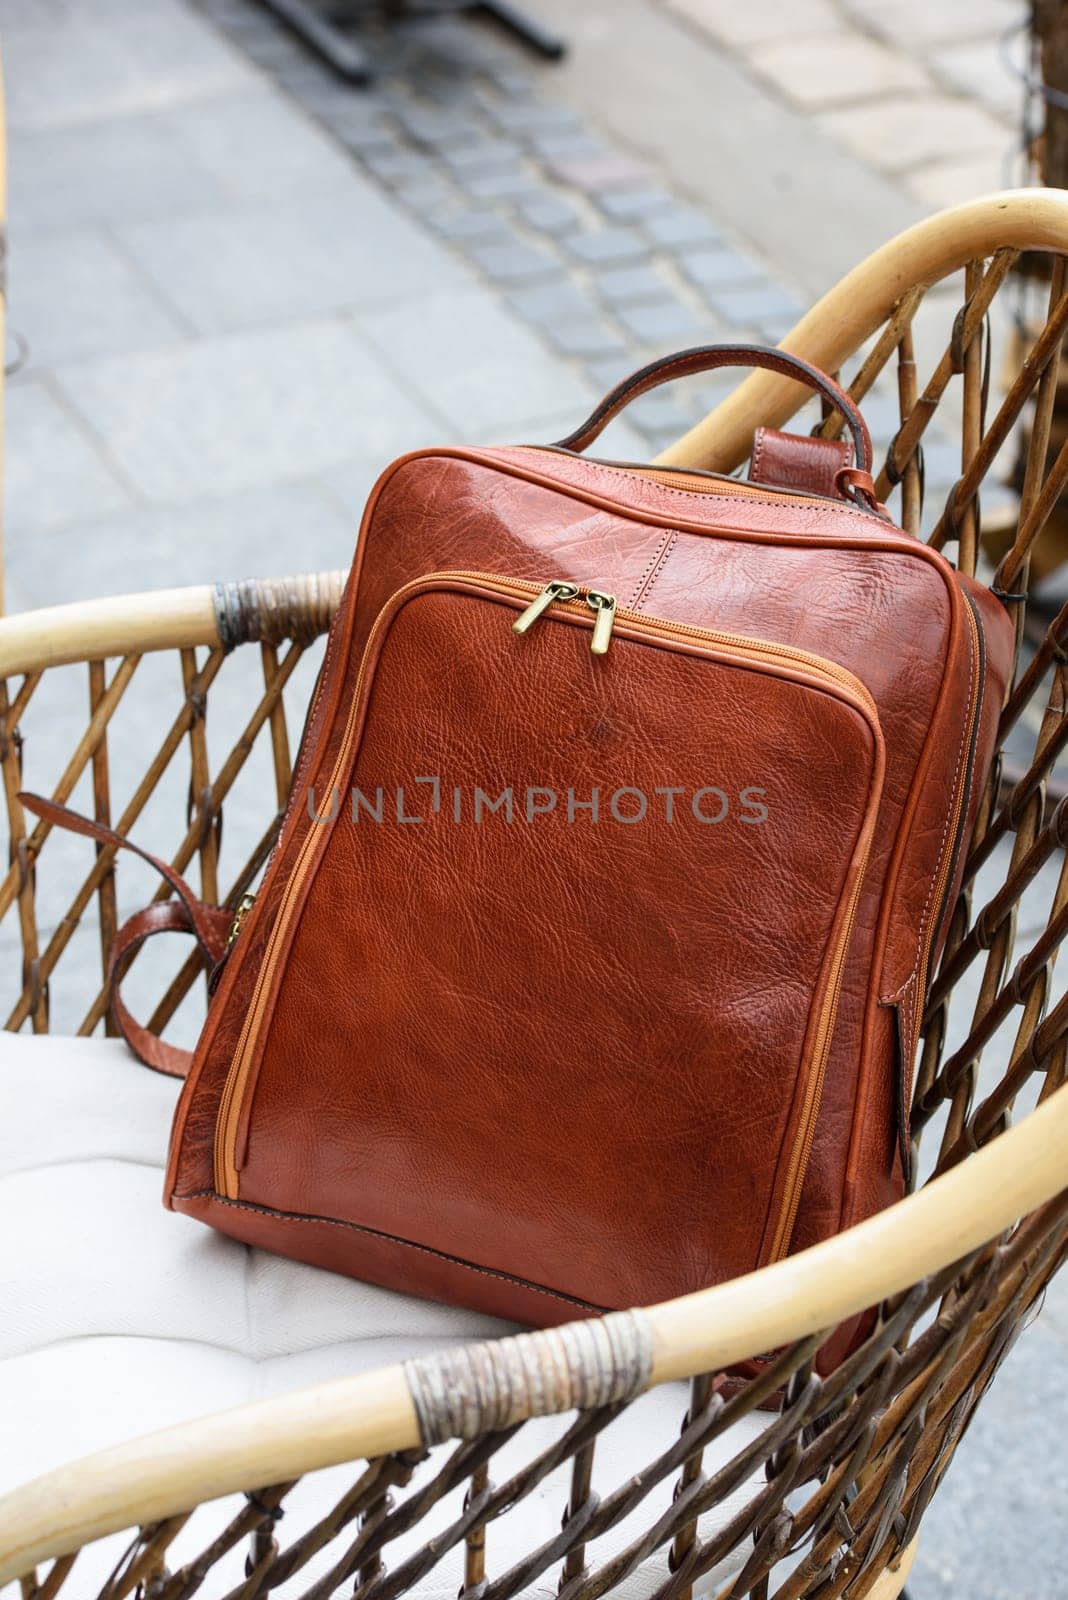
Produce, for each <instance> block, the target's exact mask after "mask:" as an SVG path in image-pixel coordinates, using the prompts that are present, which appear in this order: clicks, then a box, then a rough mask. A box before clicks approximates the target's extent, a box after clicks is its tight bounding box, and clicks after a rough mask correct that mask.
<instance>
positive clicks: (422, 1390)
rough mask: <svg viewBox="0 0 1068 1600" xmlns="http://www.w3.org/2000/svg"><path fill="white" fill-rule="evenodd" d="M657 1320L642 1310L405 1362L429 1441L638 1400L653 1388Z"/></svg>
mask: <svg viewBox="0 0 1068 1600" xmlns="http://www.w3.org/2000/svg"><path fill="white" fill-rule="evenodd" d="M652 1366H653V1334H652V1325H651V1323H650V1322H649V1319H648V1317H647V1316H646V1315H645V1313H644V1312H642V1311H613V1312H611V1313H610V1314H609V1315H608V1316H605V1317H593V1318H591V1319H590V1320H589V1321H588V1322H569V1323H566V1324H565V1325H564V1326H563V1327H559V1328H543V1329H538V1330H537V1331H536V1332H534V1333H521V1334H517V1335H515V1336H513V1337H512V1338H509V1339H494V1340H491V1341H488V1342H486V1343H483V1344H471V1345H461V1346H459V1347H458V1348H456V1349H454V1350H437V1351H435V1352H434V1354H433V1355H429V1356H420V1357H418V1358H417V1359H415V1360H413V1361H406V1362H405V1363H404V1371H405V1375H406V1376H407V1379H408V1386H409V1389H410V1390H411V1395H412V1402H413V1404H414V1406H415V1410H416V1414H417V1416H418V1418H419V1429H420V1432H421V1434H422V1437H423V1443H424V1444H426V1445H433V1444H441V1443H443V1442H444V1441H445V1440H446V1439H475V1438H477V1437H478V1436H479V1435H480V1434H482V1433H487V1432H498V1431H499V1430H501V1429H503V1428H508V1427H511V1426H513V1425H514V1424H515V1423H517V1422H523V1421H525V1420H526V1419H527V1418H528V1417H545V1416H552V1415H555V1414H556V1413H558V1412H562V1411H575V1410H579V1411H588V1410H592V1409H594V1408H595V1407H597V1406H606V1405H614V1404H616V1403H618V1402H620V1401H625V1400H633V1399H634V1398H635V1396H636V1395H639V1394H641V1393H643V1391H644V1390H645V1389H647V1388H648V1386H649V1378H650V1374H651V1372H652Z"/></svg>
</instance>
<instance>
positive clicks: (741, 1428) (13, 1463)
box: [0, 1033, 767, 1600]
mask: <svg viewBox="0 0 1068 1600" xmlns="http://www.w3.org/2000/svg"><path fill="white" fill-rule="evenodd" d="M0 1085H2V1115H0V1284H2V1285H3V1293H4V1315H3V1317H2V1318H0V1494H3V1493H6V1492H7V1491H8V1490H9V1489H13V1488H15V1487H16V1486H17V1485H18V1484H20V1483H25V1482H27V1481H28V1480H29V1479H31V1478H33V1477H36V1476H37V1475H38V1474H39V1473H42V1472H46V1471H49V1470H50V1469H52V1468H54V1467H58V1466H61V1465H64V1464H66V1463H68V1462H70V1461H73V1460H76V1459H77V1458H78V1457H79V1456H81V1455H85V1454H88V1453H90V1452H91V1451H95V1450H99V1449H104V1448H106V1447H107V1446H110V1445H116V1444H121V1443H124V1442H125V1441H126V1440H128V1439H133V1438H136V1437H138V1436H139V1435H141V1434H143V1433H147V1432H151V1431H153V1430H155V1429H157V1428H163V1427H169V1426H171V1425H172V1424H175V1423H181V1422H186V1421H188V1420H190V1419H191V1418H194V1417H198V1416H204V1415H207V1414H209V1413H211V1412H217V1411H224V1410H227V1409H229V1408H230V1407H231V1406H236V1405H242V1404H245V1403H246V1402H248V1401H252V1400H259V1399H264V1398H267V1397H269V1396H272V1395H280V1394H288V1393H291V1392H293V1391H295V1390H298V1389H300V1388H302V1387H303V1386H305V1385H307V1384H315V1383H321V1382H324V1381H326V1380H329V1379H332V1378H342V1377H351V1376H352V1375H353V1374H354V1373H358V1372H367V1371H371V1370H373V1369H374V1368H376V1367H383V1366H389V1365H391V1364H392V1363H394V1362H399V1361H404V1360H406V1359H408V1358H409V1357H414V1356H420V1355H426V1354H428V1353H429V1352H430V1351H431V1350H434V1349H437V1348H441V1347H443V1346H447V1345H454V1344H458V1343H462V1342H465V1341H467V1340H475V1339H487V1338H495V1337H499V1336H500V1335H502V1334H506V1333H509V1332H511V1331H513V1330H512V1325H511V1324H509V1323H505V1322H501V1321H499V1320H497V1319H494V1318H489V1317H485V1316H480V1315H478V1314H477V1313H476V1312H473V1311H467V1310H461V1309H458V1308H456V1307H452V1306H446V1305H440V1304H438V1305H434V1304H431V1303H430V1302H428V1301H426V1300H416V1299H412V1298H411V1297H409V1296H406V1295H403V1294H397V1293H394V1292H392V1291H390V1290H387V1289H381V1288H377V1287H375V1286H374V1285H371V1284H368V1283H362V1282H359V1281H356V1280H354V1279H352V1278H345V1277H340V1276H338V1275H337V1274H336V1273H333V1272H323V1271H319V1270H317V1269H316V1268H314V1267H309V1266H305V1265H302V1264H300V1263H297V1262H294V1261H288V1260H285V1259H282V1258H281V1257H280V1256H279V1255H278V1254H276V1253H275V1252H274V1251H273V1250H271V1251H268V1250H257V1249H247V1248H245V1247H244V1246H242V1245H241V1244H238V1243H237V1242H236V1241H234V1240H233V1239H228V1238H225V1237H224V1236H223V1235H221V1234H219V1233H215V1232H209V1231H208V1230H207V1229H205V1228H202V1227H200V1226H199V1225H198V1224H197V1223H195V1222H193V1221H191V1220H189V1219H187V1218H185V1217H176V1216H172V1215H168V1214H167V1213H166V1212H164V1211H163V1210H162V1209H161V1208H160V1206H159V1203H158V1196H159V1186H160V1180H161V1176H162V1175H161V1172H160V1162H161V1159H162V1153H163V1151H164V1150H165V1148H166V1139H167V1130H168V1127H169V1124H170V1120H171V1116H172V1111H173V1106H174V1100H175V1092H176V1088H177V1085H175V1084H174V1083H173V1082H169V1081H168V1080H167V1079H166V1078H164V1077H160V1076H158V1075H157V1074H155V1073H150V1072H138V1071H136V1070H134V1069H133V1068H132V1067H131V1063H130V1060H129V1057H128V1055H127V1053H126V1050H125V1047H124V1046H123V1044H122V1043H121V1041H119V1040H96V1039H65V1038H62V1037H57V1036H54V1035H53V1036H48V1035H43V1036H39V1037H21V1036H17V1035H14V1034H10V1033H4V1034H0ZM686 1403H687V1389H686V1386H685V1385H677V1384H669V1385H666V1386H662V1387H660V1388H658V1389H656V1390H654V1391H652V1392H651V1393H650V1394H648V1395H645V1396H643V1397H642V1398H641V1399H640V1400H638V1401H637V1402H636V1404H635V1405H633V1406H630V1407H628V1408H627V1409H626V1410H625V1411H624V1412H623V1413H622V1415H621V1416H620V1417H618V1418H617V1419H616V1421H614V1422H613V1423H612V1424H611V1425H610V1426H609V1427H608V1428H607V1430H606V1431H605V1432H604V1433H603V1434H602V1435H601V1437H600V1440H599V1443H598V1448H597V1461H596V1464H595V1467H594V1488H595V1489H596V1490H597V1491H598V1492H599V1493H600V1494H601V1495H602V1496H603V1495H605V1494H608V1493H611V1491H612V1490H614V1489H616V1488H618V1487H619V1486H620V1485H621V1484H623V1483H625V1482H626V1481H627V1479H628V1478H629V1476H630V1474H631V1472H632V1471H633V1465H634V1461H635V1460H636V1459H643V1458H647V1457H650V1456H651V1455H652V1454H653V1453H654V1452H655V1450H656V1449H657V1448H660V1447H662V1448H667V1447H668V1446H669V1445H670V1444H671V1443H672V1442H673V1441H674V1440H675V1439H677V1437H678V1430H679V1425H680V1421H681V1418H682V1416H683V1414H684V1412H685V1408H686ZM570 1421H571V1418H570V1417H564V1418H552V1417H548V1418H544V1419H541V1420H539V1421H536V1422H532V1423H530V1424H528V1426H527V1427H526V1428H524V1429H523V1431H522V1434H521V1435H520V1436H519V1437H518V1438H517V1439H516V1440H515V1441H514V1442H513V1444H512V1445H510V1446H509V1445H506V1446H505V1447H504V1454H503V1456H502V1459H501V1461H500V1465H499V1468H498V1467H495V1471H497V1470H500V1471H501V1472H502V1473H503V1474H504V1475H507V1473H508V1472H509V1471H510V1470H512V1469H513V1468H514V1467H517V1466H518V1465H520V1464H521V1463H522V1462H524V1461H526V1460H529V1459H530V1457H531V1455H532V1454H535V1453H536V1452H537V1451H538V1450H539V1449H541V1448H547V1447H548V1446H549V1445H550V1444H551V1443H552V1441H553V1440H554V1439H556V1438H558V1437H559V1435H560V1433H561V1432H562V1431H563V1430H564V1429H565V1428H566V1427H567V1426H568V1424H569V1423H570ZM766 1423H767V1418H766V1417H763V1418H762V1417H760V1416H757V1417H756V1418H754V1417H744V1418H742V1419H741V1420H740V1421H739V1422H738V1423H736V1424H735V1425H734V1426H733V1427H732V1428H730V1429H729V1430H728V1431H727V1432H726V1433H725V1434H724V1435H722V1437H719V1438H716V1439H713V1440H712V1441H711V1443H710V1444H709V1446H708V1448H707V1451H706V1471H707V1470H710V1471H715V1470H716V1469H717V1467H719V1466H720V1465H723V1464H724V1463H725V1462H726V1461H728V1460H729V1459H730V1458H731V1456H732V1455H733V1454H734V1453H735V1452H737V1451H738V1450H740V1449H743V1448H744V1447H745V1445H746V1444H747V1443H748V1442H749V1441H750V1440H751V1439H752V1438H754V1437H755V1436H756V1434H758V1433H759V1432H760V1431H761V1429H762V1428H763V1427H764V1426H766ZM438 1465H440V1463H438ZM422 1470H423V1469H420V1472H422ZM354 1477H355V1469H353V1468H352V1467H338V1468H334V1469H331V1470H329V1471H327V1472H321V1473H316V1474H314V1475H311V1476H309V1477H306V1478H305V1479H304V1480H303V1481H302V1482H301V1484H300V1485H299V1486H298V1488H297V1490H296V1491H295V1493H294V1495H293V1496H292V1497H291V1498H290V1499H289V1501H288V1502H287V1504H288V1507H289V1509H288V1510H287V1518H288V1519H289V1520H288V1521H287V1523H286V1528H287V1529H297V1530H299V1529H300V1528H303V1527H306V1526H310V1525H311V1523H312V1522H313V1521H315V1520H316V1519H317V1518H318V1517H320V1516H323V1515H325V1514H326V1512H327V1511H328V1510H329V1509H330V1508H331V1507H332V1506H333V1505H334V1504H335V1503H336V1501H337V1500H338V1499H339V1498H340V1497H341V1495H342V1494H343V1493H344V1492H345V1490H346V1489H347V1488H348V1487H349V1486H351V1484H352V1482H353V1481H354ZM569 1478H570V1463H565V1465H564V1466H563V1467H562V1468H560V1469H559V1471H557V1472H554V1473H552V1474H551V1475H550V1476H549V1477H548V1478H547V1479H546V1480H545V1481H544V1482H543V1483H542V1484H541V1485H539V1487H538V1489H537V1490H536V1491H535V1492H534V1493H533V1494H532V1495H530V1496H526V1497H524V1499H523V1502H522V1505H521V1506H520V1507H519V1509H518V1510H517V1512H516V1514H515V1515H506V1516H503V1517H501V1518H499V1519H498V1520H497V1521H496V1522H495V1523H494V1541H495V1548H496V1553H497V1557H498V1559H499V1560H500V1561H501V1564H502V1567H501V1569H502V1570H504V1569H506V1568H507V1567H509V1566H510V1565H511V1564H512V1563H513V1562H514V1561H517V1560H518V1559H519V1558H520V1556H521V1555H523V1554H525V1553H526V1552H528V1551H529V1550H531V1549H532V1548H535V1547H536V1546H537V1545H538V1544H540V1543H541V1542H542V1541H543V1540H548V1539H551V1538H552V1537H553V1535H554V1534H555V1533H557V1532H558V1531H559V1527H560V1518H561V1515H562V1513H563V1509H564V1507H565V1506H566V1504H567V1499H568V1489H569ZM421 1481H422V1479H421V1476H420V1475H419V1474H417V1476H416V1478H415V1480H414V1481H413V1483H412V1485H411V1488H410V1490H409V1491H407V1492H410V1493H418V1491H419V1487H420V1483H421ZM671 1486H672V1479H671V1476H670V1475H669V1476H668V1478H667V1480H666V1481H665V1483H664V1484H663V1486H662V1487H661V1488H660V1489H658V1490H656V1491H655V1495H656V1496H657V1498H656V1499H655V1501H654V1505H655V1509H656V1511H657V1512H659V1511H660V1510H661V1509H665V1510H666V1508H667V1502H668V1498H669V1497H670V1494H671ZM465 1487H466V1485H465V1484H464V1483H461V1484H460V1486H459V1487H458V1488H457V1490H455V1491H454V1492H453V1493H452V1494H450V1495H448V1496H447V1497H446V1499H445V1501H444V1502H443V1504H442V1507H441V1513H440V1514H441V1517H442V1519H443V1524H442V1525H444V1522H445V1521H451V1520H452V1519H453V1518H454V1517H456V1516H459V1515H460V1512H461V1509H462V1501H463V1495H464V1492H465ZM758 1488H759V1483H754V1482H752V1481H750V1482H748V1483H743V1484H740V1485H739V1487H738V1489H737V1490H736V1491H735V1493H734V1494H732V1495H731V1496H729V1497H728V1498H727V1500H726V1501H725V1502H724V1503H723V1504H722V1505H720V1506H717V1507H716V1509H715V1511H714V1512H713V1513H712V1514H711V1515H710V1516H707V1517H705V1518H703V1519H702V1523H701V1535H702V1537H704V1538H708V1537H711V1536H712V1535H714V1534H715V1533H716V1532H717V1531H718V1530H719V1529H721V1528H722V1527H724V1526H726V1524H727V1523H728V1522H729V1521H730V1519H731V1517H732V1516H734V1515H736V1514H737V1512H738V1511H739V1509H740V1508H741V1506H742V1505H743V1504H744V1503H745V1502H746V1500H747V1499H748V1498H749V1497H750V1496H751V1495H752V1494H753V1493H754V1492H755V1491H756V1490H757V1489H758ZM242 1504H243V1501H242V1500H241V1497H240V1496H237V1497H234V1499H233V1500H232V1501H230V1502H229V1503H228V1504H227V1505H224V1506H219V1505H217V1506H214V1507H212V1508H211V1509H209V1510H206V1511H204V1512H196V1513H194V1516H193V1518H192V1521H191V1523H190V1525H189V1526H188V1527H187V1528H185V1529H183V1530H182V1532H180V1533H179V1535H178V1540H177V1542H176V1544H175V1545H173V1546H172V1556H171V1560H172V1565H173V1566H174V1567H175V1568H177V1567H178V1566H179V1565H181V1564H182V1563H183V1562H184V1561H186V1560H188V1559H191V1558H192V1557H193V1556H194V1555H195V1554H196V1553H197V1552H198V1551H199V1550H200V1549H201V1548H203V1545H204V1543H205V1542H206V1541H207V1540H208V1539H209V1538H210V1537H211V1536H212V1535H213V1534H214V1533H215V1532H217V1531H218V1529H219V1528H220V1527H221V1526H223V1524H224V1523H225V1522H226V1520H227V1519H228V1518H229V1517H230V1516H231V1515H234V1514H235V1513H236V1512H237V1511H238V1510H239V1509H240V1507H241V1505H242ZM646 1515H647V1513H646ZM642 1516H643V1510H639V1511H638V1513H637V1514H636V1516H632V1517H631V1519H630V1520H629V1521H628V1522H626V1523H622V1524H620V1525H618V1526H617V1527H616V1528H614V1529H613V1530H612V1531H611V1532H610V1533H609V1534H606V1535H605V1536H604V1539H603V1540H602V1541H599V1543H598V1545H597V1547H596V1548H597V1554H598V1556H599V1558H603V1557H606V1556H609V1555H611V1554H613V1553H614V1552H615V1551H616V1550H619V1549H622V1548H623V1547H624V1545H625V1544H626V1543H627V1542H628V1541H629V1539H631V1538H632V1537H634V1535H635V1533H636V1532H637V1526H636V1524H641V1523H642ZM643 1525H647V1524H643ZM293 1537H295V1533H294V1534H293ZM420 1538H421V1535H420V1534H419V1533H418V1532H417V1533H416V1534H415V1535H413V1536H412V1537H411V1538H410V1539H409V1540H408V1542H407V1545H406V1544H405V1542H404V1541H403V1540H402V1541H400V1544H399V1549H398V1554H403V1553H405V1551H406V1550H410V1549H412V1548H414V1547H415V1546H416V1545H417V1544H418V1543H419V1540H420ZM127 1542H128V1535H125V1534H122V1535H117V1536H116V1537H114V1538H112V1539H107V1540H104V1541H101V1542H99V1543H96V1544H92V1545H89V1546H87V1547H86V1548H85V1549H84V1550H83V1551H82V1552H81V1553H80V1554H79V1556H78V1571H79V1573H80V1579H79V1582H80V1585H81V1591H80V1592H85V1593H95V1592H96V1591H97V1589H98V1588H100V1587H101V1586H102V1585H103V1583H104V1581H105V1579H106V1578H107V1576H108V1574H109V1572H110V1571H111V1570H112V1568H113V1567H114V1565H115V1563H116V1561H117V1560H118V1559H119V1557H120V1555H121V1554H122V1551H123V1549H124V1547H125V1545H126V1543H127ZM246 1553H247V1544H246V1543H245V1542H244V1541H239V1543H238V1546H237V1547H236V1548H235V1550H234V1551H233V1553H232V1561H231V1564H230V1565H229V1566H227V1565H226V1563H225V1562H224V1564H223V1567H222V1569H221V1581H220V1583H219V1586H218V1592H219V1593H222V1592H225V1591H226V1590H227V1589H229V1588H230V1587H236V1586H237V1585H239V1584H240V1583H241V1582H242V1580H243V1578H244V1560H245V1555H246ZM336 1557H337V1551H336V1549H334V1551H333V1553H332V1554H331V1552H330V1551H329V1550H325V1551H323V1552H322V1555H321V1557H319V1558H317V1561H316V1563H314V1564H313V1565H312V1566H311V1567H310V1568H305V1569H303V1570H302V1571H301V1572H300V1573H299V1574H298V1575H297V1576H296V1577H295V1578H294V1579H293V1580H292V1581H291V1582H290V1583H289V1584H286V1585H283V1586H282V1587H281V1588H280V1589H279V1591H278V1593H279V1595H280V1596H281V1597H283V1600H285V1597H292V1600H295V1597H296V1596H298V1595H301V1594H303V1593H304V1592H305V1591H306V1590H307V1588H308V1586H309V1584H310V1583H312V1582H313V1581H314V1580H316V1579H317V1578H319V1577H321V1576H322V1575H323V1573H324V1572H325V1570H326V1567H327V1566H328V1565H329V1562H330V1561H331V1560H332V1559H336ZM743 1559H744V1550H743V1549H741V1548H740V1547H739V1548H738V1549H737V1550H736V1551H735V1552H734V1553H733V1554H732V1555H731V1556H730V1557H729V1558H728V1560H727V1561H726V1563H725V1564H723V1565H722V1566H719V1567H717V1568H716V1569H715V1570H714V1571H712V1572H710V1573H708V1574H706V1575H705V1577H704V1578H703V1579H702V1580H701V1582H702V1585H703V1586H704V1589H705V1590H707V1591H708V1592H711V1593H717V1592H718V1591H719V1589H720V1586H721V1585H722V1584H723V1583H725V1582H727V1581H728V1579H729V1576H730V1574H731V1573H732V1572H733V1571H736V1570H737V1569H738V1568H739V1567H740V1566H741V1563H742V1560H743ZM462 1562H463V1548H462V1545H461V1546H460V1548H459V1549H457V1550H455V1551H453V1552H452V1553H451V1554H450V1555H448V1556H446V1557H445V1558H444V1560H443V1561H442V1562H441V1563H440V1565H439V1566H438V1567H437V1568H435V1569H434V1571H432V1572H431V1573H429V1574H428V1575H427V1576H426V1578H424V1579H423V1580H422V1581H421V1583H420V1584H419V1585H418V1586H417V1588H416V1590H415V1593H416V1594H417V1595H418V1596H420V1597H421V1600H453V1597H454V1596H455V1595H456V1594H457V1592H458V1591H459V1589H460V1586H461V1582H462V1577H463V1574H462ZM555 1576H556V1575H555V1574H552V1573H550V1574H549V1575H547V1577H546V1579H545V1582H544V1588H543V1590H541V1591H539V1592H541V1593H545V1594H546V1595H548V1594H551V1593H555V1589H554V1587H553V1580H554V1578H555ZM666 1577H667V1555H666V1552H663V1553H661V1554H660V1555H659V1556H653V1557H652V1558H650V1560H649V1561H647V1562H645V1563H643V1564H642V1566H641V1567H640V1568H639V1569H638V1570H637V1571H636V1572H635V1573H634V1574H633V1576H632V1578H631V1579H630V1580H629V1582H628V1584H627V1585H625V1586H624V1590H623V1593H624V1596H625V1597H626V1600H643V1597H644V1596H646V1595H649V1594H651V1593H652V1592H653V1591H654V1590H655V1589H656V1587H657V1586H658V1585H659V1584H661V1583H663V1582H664V1581H665V1579H666Z"/></svg>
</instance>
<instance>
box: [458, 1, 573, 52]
mask: <svg viewBox="0 0 1068 1600" xmlns="http://www.w3.org/2000/svg"><path fill="white" fill-rule="evenodd" d="M475 9H476V10H478V11H484V12H485V13H486V15H487V16H490V17H492V18H493V19H494V21H496V22H499V23H500V24H501V27H502V28H507V29H508V31H509V32H510V33H514V34H516V35H517V36H518V37H519V38H520V39H522V41H523V43H524V44H527V45H529V46H530V48H531V49H532V50H536V51H537V52H538V54H539V55H543V56H547V57H548V59H549V60H550V61H559V59H560V57H561V56H562V55H564V54H565V52H566V50H567V45H566V44H565V43H564V41H563V39H561V38H560V35H559V34H556V33H551V32H550V31H549V29H548V28H544V27H542V25H541V23H540V22H538V21H537V19H536V18H534V17H529V16H527V14H526V13H525V12H524V11H521V10H520V9H519V7H518V6H515V5H513V4H512V0H481V3H480V4H479V5H478V6H477V7H476V8H475Z"/></svg>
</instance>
